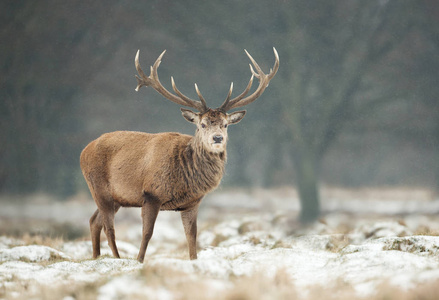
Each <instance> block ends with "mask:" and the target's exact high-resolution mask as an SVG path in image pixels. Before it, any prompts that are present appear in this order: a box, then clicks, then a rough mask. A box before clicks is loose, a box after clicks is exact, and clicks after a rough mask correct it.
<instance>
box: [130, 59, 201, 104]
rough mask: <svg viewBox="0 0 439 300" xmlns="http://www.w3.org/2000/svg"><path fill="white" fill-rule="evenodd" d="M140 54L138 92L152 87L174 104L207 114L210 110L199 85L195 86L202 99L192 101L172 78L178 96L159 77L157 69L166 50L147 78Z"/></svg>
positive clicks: (136, 63)
mask: <svg viewBox="0 0 439 300" xmlns="http://www.w3.org/2000/svg"><path fill="white" fill-rule="evenodd" d="M139 52H140V50H138V51H137V54H136V58H135V60H134V62H135V65H136V70H137V73H139V75H140V77H139V76H137V75H136V78H137V87H136V91H139V89H140V88H141V87H142V86H151V87H152V88H153V89H155V90H156V91H157V92H158V93H160V94H161V95H162V96H163V97H165V98H166V99H168V100H171V101H172V102H174V103H177V104H179V105H183V106H188V107H192V108H195V109H197V110H198V111H199V112H205V111H207V110H208V109H209V108H208V107H207V104H206V101H205V100H204V98H203V96H202V95H201V93H200V90H199V89H198V86H197V84H195V90H196V92H197V95H198V97H199V98H200V101H197V100H192V99H191V98H189V97H187V96H185V95H183V94H182V93H181V92H180V91H179V90H178V89H177V87H176V85H175V82H174V78H173V77H172V76H171V84H172V89H173V90H174V92H175V93H176V94H177V95H174V94H172V93H171V92H169V91H168V90H167V89H166V88H165V87H164V86H163V85H162V84H161V83H160V80H159V76H158V73H157V69H158V67H159V66H160V63H161V62H162V57H163V55H164V54H165V52H166V50H165V51H163V52H162V54H160V56H159V57H158V58H157V60H156V61H155V63H154V65H153V66H151V74H150V75H149V76H146V74H145V73H144V72H143V71H142V69H141V67H140V63H139Z"/></svg>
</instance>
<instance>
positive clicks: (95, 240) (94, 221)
mask: <svg viewBox="0 0 439 300" xmlns="http://www.w3.org/2000/svg"><path fill="white" fill-rule="evenodd" d="M102 227H103V224H102V219H101V216H100V214H99V209H97V210H96V211H95V213H94V214H93V216H91V218H90V234H91V244H92V246H93V258H97V257H98V256H99V255H101V231H102Z"/></svg>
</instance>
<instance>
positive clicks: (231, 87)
mask: <svg viewBox="0 0 439 300" xmlns="http://www.w3.org/2000/svg"><path fill="white" fill-rule="evenodd" d="M232 91H233V82H232V83H230V89H229V93H228V94H227V98H226V101H229V100H230V97H232Z"/></svg>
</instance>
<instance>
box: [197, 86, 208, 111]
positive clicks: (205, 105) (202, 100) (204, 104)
mask: <svg viewBox="0 0 439 300" xmlns="http://www.w3.org/2000/svg"><path fill="white" fill-rule="evenodd" d="M195 91H196V92H197V95H198V98H200V101H201V104H202V105H203V109H204V110H205V111H206V110H207V109H208V108H207V103H206V100H204V97H203V95H201V92H200V90H199V89H198V85H197V84H196V83H195Z"/></svg>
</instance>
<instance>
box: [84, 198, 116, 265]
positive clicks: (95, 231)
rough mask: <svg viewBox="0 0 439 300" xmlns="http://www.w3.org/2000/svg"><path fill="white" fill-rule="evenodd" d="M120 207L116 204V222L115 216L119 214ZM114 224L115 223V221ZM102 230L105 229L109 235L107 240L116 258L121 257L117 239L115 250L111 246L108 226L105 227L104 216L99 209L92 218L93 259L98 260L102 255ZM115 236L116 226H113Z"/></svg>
mask: <svg viewBox="0 0 439 300" xmlns="http://www.w3.org/2000/svg"><path fill="white" fill-rule="evenodd" d="M119 208H120V205H119V204H118V203H115V204H114V213H113V220H114V215H115V214H116V213H117V211H118V210H119ZM113 223H114V221H113ZM102 228H104V229H105V234H106V235H107V239H108V244H109V245H110V248H111V250H112V252H113V255H114V256H116V257H119V253H118V251H117V247H116V243H115V238H114V239H113V241H114V242H113V244H114V248H113V247H112V246H111V244H110V238H109V237H108V236H109V235H108V234H107V229H106V226H105V225H104V221H103V219H102V214H101V213H100V211H99V209H97V210H96V211H95V213H94V214H93V216H91V218H90V233H91V243H92V246H93V258H97V257H98V256H100V255H101V231H102ZM113 236H114V225H113ZM114 249H115V250H116V254H117V255H116V254H115V250H114Z"/></svg>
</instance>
